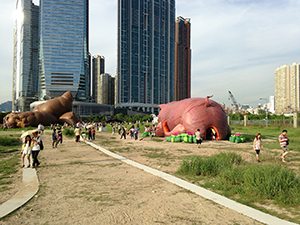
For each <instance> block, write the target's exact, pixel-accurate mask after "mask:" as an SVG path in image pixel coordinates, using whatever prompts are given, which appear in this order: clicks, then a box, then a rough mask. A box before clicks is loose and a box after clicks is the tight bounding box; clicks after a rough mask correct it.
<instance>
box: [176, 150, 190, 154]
mask: <svg viewBox="0 0 300 225" xmlns="http://www.w3.org/2000/svg"><path fill="white" fill-rule="evenodd" d="M176 151H178V152H185V153H192V151H189V150H186V149H176Z"/></svg>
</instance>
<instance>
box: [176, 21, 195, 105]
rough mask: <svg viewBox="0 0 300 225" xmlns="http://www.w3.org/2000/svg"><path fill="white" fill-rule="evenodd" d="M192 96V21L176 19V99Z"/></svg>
mask: <svg viewBox="0 0 300 225" xmlns="http://www.w3.org/2000/svg"><path fill="white" fill-rule="evenodd" d="M190 97H191V22H190V19H184V18H182V17H181V16H179V17H177V18H176V20H175V101H179V100H182V99H185V98H190Z"/></svg>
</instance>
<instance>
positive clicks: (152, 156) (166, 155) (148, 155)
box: [142, 152, 173, 159]
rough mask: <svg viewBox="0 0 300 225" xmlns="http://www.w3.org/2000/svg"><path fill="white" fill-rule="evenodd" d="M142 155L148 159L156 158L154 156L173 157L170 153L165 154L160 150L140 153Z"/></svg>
mask: <svg viewBox="0 0 300 225" xmlns="http://www.w3.org/2000/svg"><path fill="white" fill-rule="evenodd" d="M142 156H145V157H148V158H150V159H156V158H164V159H172V158H173V157H172V155H170V154H165V153H163V152H160V153H156V152H153V153H146V154H142Z"/></svg>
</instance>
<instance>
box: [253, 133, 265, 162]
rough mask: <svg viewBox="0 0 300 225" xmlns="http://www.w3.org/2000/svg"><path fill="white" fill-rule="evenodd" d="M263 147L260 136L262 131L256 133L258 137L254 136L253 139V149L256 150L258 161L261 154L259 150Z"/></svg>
mask: <svg viewBox="0 0 300 225" xmlns="http://www.w3.org/2000/svg"><path fill="white" fill-rule="evenodd" d="M262 148H264V147H263V146H262V145H261V137H260V133H258V134H257V135H256V137H255V138H254V141H253V149H254V150H255V151H256V160H257V162H260V160H259V157H258V156H259V152H260V150H261V149H262Z"/></svg>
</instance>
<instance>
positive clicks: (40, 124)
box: [38, 123, 44, 134]
mask: <svg viewBox="0 0 300 225" xmlns="http://www.w3.org/2000/svg"><path fill="white" fill-rule="evenodd" d="M38 130H39V131H40V132H41V134H44V126H43V124H42V123H39V125H38Z"/></svg>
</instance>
